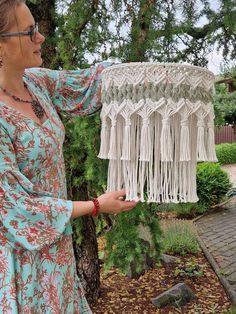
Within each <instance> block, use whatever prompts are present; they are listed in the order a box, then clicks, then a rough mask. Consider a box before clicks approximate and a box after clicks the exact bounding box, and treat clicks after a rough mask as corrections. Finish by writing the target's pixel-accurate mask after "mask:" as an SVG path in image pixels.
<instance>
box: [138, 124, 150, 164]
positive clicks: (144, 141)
mask: <svg viewBox="0 0 236 314" xmlns="http://www.w3.org/2000/svg"><path fill="white" fill-rule="evenodd" d="M151 149H152V142H151V134H150V126H149V120H148V119H143V125H142V130H141V141H140V160H141V161H150V158H151V153H152V151H151Z"/></svg>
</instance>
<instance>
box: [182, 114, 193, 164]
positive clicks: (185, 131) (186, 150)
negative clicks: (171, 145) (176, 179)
mask: <svg viewBox="0 0 236 314" xmlns="http://www.w3.org/2000/svg"><path fill="white" fill-rule="evenodd" d="M190 159H191V156H190V142H189V127H188V120H187V119H186V120H182V121H181V130H180V161H189V160H190Z"/></svg>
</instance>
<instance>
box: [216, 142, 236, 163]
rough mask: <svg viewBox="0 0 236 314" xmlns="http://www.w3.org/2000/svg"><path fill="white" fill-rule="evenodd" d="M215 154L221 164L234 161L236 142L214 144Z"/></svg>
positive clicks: (235, 161) (235, 157) (235, 159)
mask: <svg viewBox="0 0 236 314" xmlns="http://www.w3.org/2000/svg"><path fill="white" fill-rule="evenodd" d="M216 156H217V158H218V161H219V163H220V164H221V165H227V164H235V163H236V143H233V144H228V143H226V144H219V145H216Z"/></svg>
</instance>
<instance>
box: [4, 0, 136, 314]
mask: <svg viewBox="0 0 236 314" xmlns="http://www.w3.org/2000/svg"><path fill="white" fill-rule="evenodd" d="M0 16H1V20H0V66H1V67H0V202H1V209H0V313H2V314H4V313H9V314H10V313H11V314H13V313H34V314H35V313H54V314H57V313H58V314H59V313H71V314H74V313H91V311H90V309H89V306H88V304H87V302H86V300H85V298H84V296H83V293H82V291H81V287H80V283H79V282H78V279H77V277H76V269H75V261H74V255H73V248H72V240H71V225H70V219H71V218H76V217H79V216H82V215H86V214H93V215H96V214H97V212H98V211H99V212H103V213H119V212H121V211H125V210H129V209H131V208H133V207H134V206H135V205H136V203H135V202H126V201H122V200H121V198H122V196H124V193H125V192H124V191H116V192H111V193H106V194H103V195H101V196H99V197H98V198H97V199H96V200H92V201H87V202H79V201H78V202H72V201H70V200H67V199H66V185H65V171H64V162H63V156H62V143H63V139H64V128H63V125H62V123H61V121H60V119H59V116H58V112H61V113H63V112H66V113H70V114H71V115H86V114H91V113H93V112H94V111H95V110H97V108H98V106H100V73H101V71H102V70H103V67H104V65H99V66H97V67H93V68H90V69H88V70H78V71H73V72H72V71H71V72H70V71H61V72H60V71H50V70H47V69H39V68H34V69H33V68H32V67H38V66H40V65H41V63H42V59H41V53H40V50H41V45H42V43H43V42H44V37H43V36H42V35H41V34H40V33H39V32H38V28H37V25H35V21H34V18H33V16H32V15H31V13H30V11H29V9H28V7H27V6H26V5H25V3H24V1H21V0H10V1H9V0H0ZM26 69H27V70H26Z"/></svg>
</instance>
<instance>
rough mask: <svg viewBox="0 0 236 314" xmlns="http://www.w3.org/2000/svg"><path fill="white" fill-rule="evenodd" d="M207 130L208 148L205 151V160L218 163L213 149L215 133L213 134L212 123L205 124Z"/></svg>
mask: <svg viewBox="0 0 236 314" xmlns="http://www.w3.org/2000/svg"><path fill="white" fill-rule="evenodd" d="M207 127H208V130H207V133H208V134H207V135H208V140H207V142H208V143H209V145H208V146H207V147H208V151H207V159H208V160H209V161H218V159H217V157H216V151H215V149H214V147H215V145H214V144H215V133H214V125H213V123H211V122H210V123H208V124H207Z"/></svg>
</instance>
